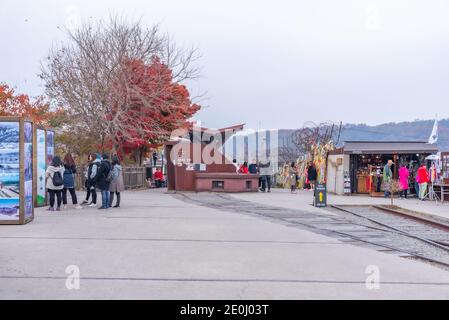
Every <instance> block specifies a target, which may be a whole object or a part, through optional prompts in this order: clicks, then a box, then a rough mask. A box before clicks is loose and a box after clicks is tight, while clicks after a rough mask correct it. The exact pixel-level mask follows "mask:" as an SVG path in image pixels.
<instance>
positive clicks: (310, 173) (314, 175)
mask: <svg viewBox="0 0 449 320" xmlns="http://www.w3.org/2000/svg"><path fill="white" fill-rule="evenodd" d="M307 179H308V180H309V183H310V189H311V190H315V184H316V180H317V179H318V172H317V171H316V168H315V165H314V164H313V163H310V164H309V167H308V168H307Z"/></svg>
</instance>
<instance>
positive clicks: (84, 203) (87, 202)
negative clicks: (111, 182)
mask: <svg viewBox="0 0 449 320" xmlns="http://www.w3.org/2000/svg"><path fill="white" fill-rule="evenodd" d="M86 204H89V201H86V200H84V201H83V203H81V205H82V206H84V205H86Z"/></svg>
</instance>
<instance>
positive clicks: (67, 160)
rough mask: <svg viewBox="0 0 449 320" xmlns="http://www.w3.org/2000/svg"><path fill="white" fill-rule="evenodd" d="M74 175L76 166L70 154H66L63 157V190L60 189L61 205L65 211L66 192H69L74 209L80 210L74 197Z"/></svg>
mask: <svg viewBox="0 0 449 320" xmlns="http://www.w3.org/2000/svg"><path fill="white" fill-rule="evenodd" d="M75 174H76V164H75V160H73V157H72V155H71V154H70V153H67V154H66V156H65V157H64V176H63V181H64V189H62V204H63V205H64V209H67V191H69V192H70V196H71V197H72V203H73V205H74V206H75V208H76V209H82V208H83V207H81V206H80V205H79V204H78V199H77V197H76V191H75Z"/></svg>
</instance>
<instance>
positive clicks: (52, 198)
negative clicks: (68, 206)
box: [48, 189, 62, 208]
mask: <svg viewBox="0 0 449 320" xmlns="http://www.w3.org/2000/svg"><path fill="white" fill-rule="evenodd" d="M48 194H49V196H50V207H51V208H54V206H55V196H56V198H57V200H58V208H60V207H61V203H62V190H51V189H48Z"/></svg>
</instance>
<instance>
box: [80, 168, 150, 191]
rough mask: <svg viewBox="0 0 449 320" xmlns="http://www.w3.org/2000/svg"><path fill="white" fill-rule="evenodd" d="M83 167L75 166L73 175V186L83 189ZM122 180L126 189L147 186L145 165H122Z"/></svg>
mask: <svg viewBox="0 0 449 320" xmlns="http://www.w3.org/2000/svg"><path fill="white" fill-rule="evenodd" d="M84 171H85V167H83V166H79V167H77V172H78V174H77V175H76V176H75V188H76V189H77V190H84V189H85V188H84V185H85V182H86V178H85V176H84ZM123 182H124V183H125V188H126V190H133V189H143V188H147V182H146V168H145V167H124V168H123Z"/></svg>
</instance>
